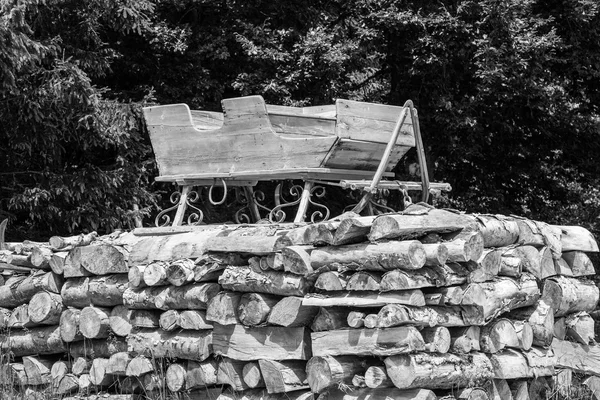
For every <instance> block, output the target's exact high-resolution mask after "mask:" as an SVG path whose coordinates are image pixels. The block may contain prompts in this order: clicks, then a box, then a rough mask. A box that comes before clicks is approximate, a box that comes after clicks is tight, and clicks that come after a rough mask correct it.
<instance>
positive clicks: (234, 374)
mask: <svg viewBox="0 0 600 400" xmlns="http://www.w3.org/2000/svg"><path fill="white" fill-rule="evenodd" d="M244 365H246V362H245V361H239V360H232V359H229V358H223V359H222V360H220V362H219V364H218V368H217V384H220V385H223V384H225V385H229V386H231V389H233V390H236V391H242V390H247V389H249V387H248V385H246V382H244Z"/></svg>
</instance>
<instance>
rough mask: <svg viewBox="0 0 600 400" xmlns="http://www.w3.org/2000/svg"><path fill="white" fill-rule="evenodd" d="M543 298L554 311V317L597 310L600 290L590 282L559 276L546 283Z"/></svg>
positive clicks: (547, 280)
mask: <svg viewBox="0 0 600 400" xmlns="http://www.w3.org/2000/svg"><path fill="white" fill-rule="evenodd" d="M542 298H543V299H544V301H545V302H546V303H548V305H550V307H552V308H553V309H554V316H556V317H560V316H564V315H567V314H570V313H574V312H579V311H586V312H590V311H593V310H594V309H595V308H596V305H597V304H598V299H599V298H600V290H599V289H598V287H597V286H596V285H595V284H594V283H593V282H592V281H589V280H582V279H576V278H568V277H565V276H557V277H552V278H549V279H546V280H545V281H544V289H543V295H542Z"/></svg>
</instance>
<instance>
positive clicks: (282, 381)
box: [258, 360, 308, 393]
mask: <svg viewBox="0 0 600 400" xmlns="http://www.w3.org/2000/svg"><path fill="white" fill-rule="evenodd" d="M258 365H259V367H260V371H261V373H262V376H263V379H264V381H265V386H266V388H267V392H268V393H287V392H293V391H296V390H303V389H308V381H307V378H306V362H304V361H281V362H280V361H274V360H258Z"/></svg>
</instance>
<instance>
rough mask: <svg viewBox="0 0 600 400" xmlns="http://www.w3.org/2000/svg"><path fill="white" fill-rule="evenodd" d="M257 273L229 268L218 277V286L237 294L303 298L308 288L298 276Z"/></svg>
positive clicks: (280, 273) (238, 268) (274, 272)
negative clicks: (247, 293)
mask: <svg viewBox="0 0 600 400" xmlns="http://www.w3.org/2000/svg"><path fill="white" fill-rule="evenodd" d="M259 271H260V272H259ZM259 271H256V270H253V269H252V268H250V267H229V268H226V269H225V271H223V274H222V275H221V276H220V277H219V284H221V286H222V287H223V289H227V290H233V291H237V292H250V293H267V294H275V295H280V296H304V295H305V294H306V293H307V291H308V289H309V287H310V284H309V283H308V281H307V280H306V279H305V278H303V277H302V276H300V275H294V274H290V273H285V272H279V271H261V270H259Z"/></svg>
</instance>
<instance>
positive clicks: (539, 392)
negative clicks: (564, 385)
mask: <svg viewBox="0 0 600 400" xmlns="http://www.w3.org/2000/svg"><path fill="white" fill-rule="evenodd" d="M528 394H529V398H530V399H533V400H536V399H539V400H541V399H549V398H551V396H552V395H553V393H552V389H551V388H550V385H549V384H548V380H547V379H546V378H545V377H543V376H540V377H536V378H533V379H532V380H531V381H530V382H529V393H528Z"/></svg>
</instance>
